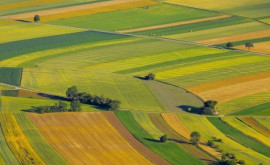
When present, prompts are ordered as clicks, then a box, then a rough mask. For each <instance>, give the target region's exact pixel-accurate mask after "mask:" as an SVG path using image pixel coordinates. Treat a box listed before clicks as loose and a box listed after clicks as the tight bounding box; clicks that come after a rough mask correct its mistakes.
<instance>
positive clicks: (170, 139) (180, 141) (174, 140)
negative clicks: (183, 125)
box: [168, 138, 189, 144]
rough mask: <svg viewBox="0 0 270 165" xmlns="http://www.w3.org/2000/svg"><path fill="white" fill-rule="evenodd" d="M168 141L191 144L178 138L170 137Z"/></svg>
mask: <svg viewBox="0 0 270 165" xmlns="http://www.w3.org/2000/svg"><path fill="white" fill-rule="evenodd" d="M168 141H172V142H176V143H182V144H189V143H188V142H186V141H183V140H178V139H172V138H169V139H168Z"/></svg>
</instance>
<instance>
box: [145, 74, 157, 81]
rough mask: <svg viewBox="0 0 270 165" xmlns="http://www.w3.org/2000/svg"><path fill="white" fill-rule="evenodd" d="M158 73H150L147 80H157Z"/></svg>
mask: <svg viewBox="0 0 270 165" xmlns="http://www.w3.org/2000/svg"><path fill="white" fill-rule="evenodd" d="M155 77H156V75H155V74H154V73H149V74H148V75H146V76H145V79H146V80H155Z"/></svg>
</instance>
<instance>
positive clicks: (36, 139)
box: [14, 113, 68, 165]
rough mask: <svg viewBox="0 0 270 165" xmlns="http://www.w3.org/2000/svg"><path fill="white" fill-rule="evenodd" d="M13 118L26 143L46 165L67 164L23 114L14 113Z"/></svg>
mask: <svg viewBox="0 0 270 165" xmlns="http://www.w3.org/2000/svg"><path fill="white" fill-rule="evenodd" d="M14 116H15V118H16V120H17V122H18V124H19V125H20V127H21V130H22V131H23V134H24V135H25V137H26V138H27V140H28V142H29V143H30V145H31V146H32V147H33V149H34V150H35V151H36V152H37V154H38V155H39V156H40V158H41V159H42V160H43V161H44V162H45V163H46V164H48V165H49V164H50V165H64V164H68V163H67V161H66V160H64V158H62V156H61V155H60V154H59V153H57V152H56V151H55V150H54V149H53V148H52V147H51V146H50V144H49V143H48V142H47V141H46V140H45V138H44V137H43V136H42V135H41V134H40V133H39V131H38V130H37V128H36V127H35V126H34V125H33V124H32V123H31V121H30V120H29V118H28V117H27V116H26V114H25V113H15V114H14Z"/></svg>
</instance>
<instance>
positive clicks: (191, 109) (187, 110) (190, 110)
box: [177, 105, 202, 114]
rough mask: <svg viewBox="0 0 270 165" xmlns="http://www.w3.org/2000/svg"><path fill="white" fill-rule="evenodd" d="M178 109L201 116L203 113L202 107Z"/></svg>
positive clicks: (185, 106)
mask: <svg viewBox="0 0 270 165" xmlns="http://www.w3.org/2000/svg"><path fill="white" fill-rule="evenodd" d="M177 107H178V108H181V109H182V110H184V111H186V112H189V113H196V114H201V111H202V108H201V107H193V106H190V105H179V106H177Z"/></svg>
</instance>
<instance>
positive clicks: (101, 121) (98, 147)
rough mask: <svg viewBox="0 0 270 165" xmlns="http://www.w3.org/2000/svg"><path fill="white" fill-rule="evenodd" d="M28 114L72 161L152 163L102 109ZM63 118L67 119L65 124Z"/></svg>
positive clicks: (57, 148)
mask: <svg viewBox="0 0 270 165" xmlns="http://www.w3.org/2000/svg"><path fill="white" fill-rule="evenodd" d="M28 116H29V117H30V119H31V121H32V122H33V123H34V124H35V125H36V127H37V128H38V129H39V131H40V132H41V133H42V134H43V136H44V137H45V138H46V140H47V141H48V142H49V143H50V144H51V145H52V146H53V147H54V148H55V150H57V151H58V152H59V153H60V154H61V155H62V156H63V157H64V158H65V159H66V160H68V161H69V163H71V164H81V163H86V164H87V163H89V162H93V163H94V164H104V163H105V164H108V163H109V164H123V163H124V164H126V163H127V164H128V163H130V162H133V163H134V164H151V163H150V162H149V161H148V160H147V159H146V158H144V157H143V156H142V155H141V154H139V153H138V152H137V151H136V150H135V149H134V148H133V147H132V146H131V145H130V144H129V143H128V142H127V141H126V140H125V139H124V138H123V137H122V136H121V135H120V134H119V133H118V132H117V130H116V129H114V128H113V127H112V125H111V124H110V123H109V122H108V121H107V119H106V118H105V117H104V116H103V115H102V113H100V112H93V113H76V114H72V113H65V114H63V113H62V114H46V115H38V114H29V115H28ZM63 120H65V121H67V122H66V123H63V122H62V121H63ZM52 125H53V127H52ZM53 128H55V129H53ZM93 134H94V135H95V136H93ZM63 137H66V138H63ZM82 155H84V156H82Z"/></svg>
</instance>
